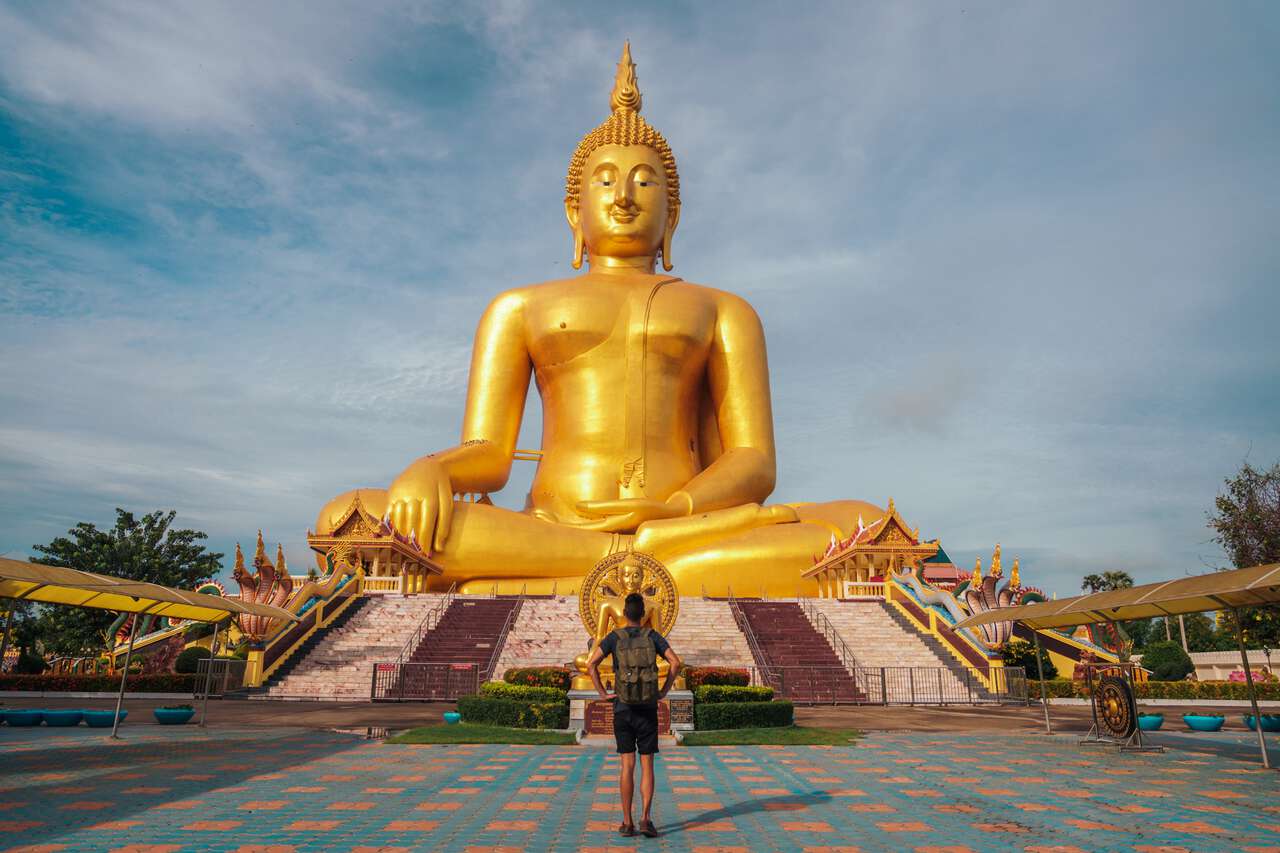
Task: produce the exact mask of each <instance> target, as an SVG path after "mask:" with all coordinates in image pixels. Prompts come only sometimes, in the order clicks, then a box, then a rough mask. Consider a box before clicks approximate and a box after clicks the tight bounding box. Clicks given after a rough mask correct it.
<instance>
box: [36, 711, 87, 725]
mask: <svg viewBox="0 0 1280 853" xmlns="http://www.w3.org/2000/svg"><path fill="white" fill-rule="evenodd" d="M83 717H84V712H83V711H76V710H58V711H45V712H44V724H45V725H46V726H55V727H59V728H70V727H71V726H78V725H80V720H81V719H82V718H83Z"/></svg>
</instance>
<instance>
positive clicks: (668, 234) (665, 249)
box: [662, 204, 680, 272]
mask: <svg viewBox="0 0 1280 853" xmlns="http://www.w3.org/2000/svg"><path fill="white" fill-rule="evenodd" d="M679 224H680V205H678V204H676V205H672V207H671V212H670V213H668V214H667V229H666V230H665V231H663V232H662V268H663V269H664V270H666V271H667V272H671V269H672V267H674V266H675V264H674V262H673V261H672V260H671V238H672V237H674V236H675V233H676V226H677V225H679Z"/></svg>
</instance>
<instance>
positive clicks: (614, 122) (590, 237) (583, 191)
mask: <svg viewBox="0 0 1280 853" xmlns="http://www.w3.org/2000/svg"><path fill="white" fill-rule="evenodd" d="M640 105H641V98H640V89H639V88H638V86H637V85H636V66H635V63H633V62H632V61H631V45H630V44H629V43H628V44H626V45H624V46H623V48H622V59H621V61H619V62H618V74H617V78H616V79H615V81H614V84H613V93H612V94H611V95H610V97H609V107H610V109H611V111H612V112H611V114H610V116H609V118H607V119H605V122H604V124H602V125H600V126H599V127H597V128H596V129H595V130H593V131H591V132H590V133H588V134H587V135H586V136H585V137H583V139H582V141H581V142H579V143H578V149H577V150H576V151H574V152H573V159H572V160H570V161H569V175H568V177H567V178H566V180H565V199H564V212H565V216H566V217H567V218H568V220H569V227H570V228H571V229H573V268H574V269H580V268H581V267H582V256H583V249H584V247H585V249H586V251H587V252H588V253H589V254H590V255H592V256H595V257H611V258H628V259H633V258H639V259H643V258H649V259H654V258H656V257H657V256H658V255H659V254H661V255H662V268H663V269H665V270H670V269H671V266H672V264H671V237H672V235H673V234H675V230H676V225H677V224H679V222H680V177H679V175H677V173H676V158H675V155H674V154H672V153H671V147H670V146H669V145H667V140H665V139H664V138H663V137H662V134H661V133H659V132H658V131H657V130H655V129H654V128H653V127H651V126H650V125H649V123H648V122H646V121H645V120H644V119H643V118H641V117H640Z"/></svg>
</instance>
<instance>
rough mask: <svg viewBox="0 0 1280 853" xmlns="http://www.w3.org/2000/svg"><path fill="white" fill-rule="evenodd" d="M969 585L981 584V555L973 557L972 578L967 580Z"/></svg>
mask: <svg viewBox="0 0 1280 853" xmlns="http://www.w3.org/2000/svg"><path fill="white" fill-rule="evenodd" d="M969 585H970V586H981V585H982V558H981V557H974V558H973V580H971V581H970V582H969Z"/></svg>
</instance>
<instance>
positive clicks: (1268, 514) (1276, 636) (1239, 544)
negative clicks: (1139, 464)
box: [1209, 462, 1280, 649]
mask: <svg viewBox="0 0 1280 853" xmlns="http://www.w3.org/2000/svg"><path fill="white" fill-rule="evenodd" d="M1224 486H1225V487H1226V488H1225V490H1224V491H1223V492H1221V493H1220V494H1219V495H1218V496H1217V498H1216V499H1215V500H1214V511H1213V512H1211V513H1209V527H1210V529H1212V530H1213V532H1214V537H1213V538H1214V541H1216V542H1217V543H1218V544H1219V545H1221V546H1222V548H1223V550H1224V551H1226V552H1227V556H1228V557H1229V558H1230V559H1231V564H1232V566H1234V567H1235V568H1237V569H1243V568H1247V567H1249V566H1258V565H1264V564H1267V563H1280V462H1278V463H1276V464H1275V465H1273V466H1272V467H1271V468H1270V469H1269V470H1267V471H1259V470H1258V469H1256V468H1254V467H1253V466H1252V465H1250V464H1249V463H1247V462H1246V463H1245V464H1244V465H1243V466H1242V467H1241V468H1240V471H1239V472H1238V473H1237V474H1236V475H1235V476H1234V477H1231V478H1229V479H1227V480H1225V481H1224ZM1227 615H1228V618H1227V619H1226V620H1224V621H1225V623H1226V624H1225V625H1224V627H1233V626H1234V622H1233V621H1232V620H1231V619H1230V618H1229V616H1230V614H1227ZM1240 621H1241V626H1242V629H1243V632H1244V636H1245V642H1246V643H1247V644H1249V645H1257V646H1261V647H1262V648H1265V649H1274V648H1276V647H1277V646H1280V609H1278V608H1276V607H1275V606H1270V607H1246V608H1242V609H1241V610H1240Z"/></svg>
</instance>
